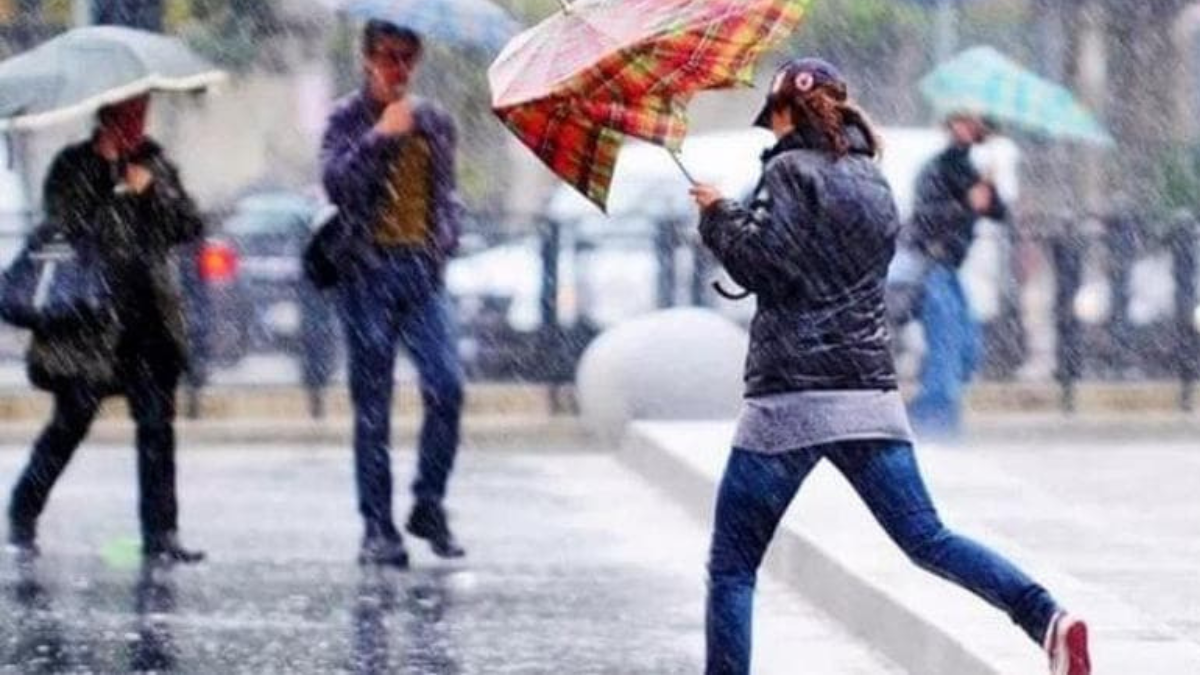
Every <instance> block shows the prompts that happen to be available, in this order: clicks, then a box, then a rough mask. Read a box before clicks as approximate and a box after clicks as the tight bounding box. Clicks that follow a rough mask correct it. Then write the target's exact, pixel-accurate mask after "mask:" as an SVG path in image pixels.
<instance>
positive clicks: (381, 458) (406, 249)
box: [315, 20, 464, 569]
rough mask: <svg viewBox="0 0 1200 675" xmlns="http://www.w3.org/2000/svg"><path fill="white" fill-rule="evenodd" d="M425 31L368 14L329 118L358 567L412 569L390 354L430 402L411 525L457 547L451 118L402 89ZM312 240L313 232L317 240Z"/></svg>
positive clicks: (453, 554)
mask: <svg viewBox="0 0 1200 675" xmlns="http://www.w3.org/2000/svg"><path fill="white" fill-rule="evenodd" d="M421 52H422V40H421V36H420V35H419V34H418V33H417V32H416V31H414V30H412V29H411V28H408V27H404V26H400V25H397V24H394V23H390V22H387V21H381V20H371V21H368V22H367V24H366V27H365V29H364V31H363V47H362V56H363V73H364V76H365V82H364V85H363V87H362V89H361V90H360V91H358V92H355V93H353V94H351V95H349V96H347V97H346V98H345V99H343V100H342V101H341V102H340V103H339V104H338V106H337V108H336V109H335V110H334V112H333V114H332V115H331V116H330V118H329V122H328V126H327V129H326V132H325V137H324V141H323V143H322V148H321V166H322V178H323V182H324V185H325V189H326V191H327V192H328V193H329V198H330V200H331V201H332V202H333V203H334V204H335V205H336V206H337V207H338V215H337V218H336V220H335V221H334V222H333V223H332V224H331V225H328V226H326V227H332V228H335V229H334V230H333V232H334V233H335V235H336V236H333V237H330V238H329V239H328V240H327V241H326V251H325V253H324V255H325V257H326V259H327V260H329V261H331V262H332V263H333V266H334V268H335V270H336V279H332V280H331V281H333V282H334V283H336V285H337V292H338V299H339V303H340V308H341V314H342V323H343V325H344V326H345V329H346V343H347V348H348V352H349V361H350V395H351V399H352V402H353V405H354V466H355V479H356V482H357V487H358V501H359V512H360V513H361V515H362V517H363V521H364V535H363V540H362V547H361V551H360V554H359V562H360V563H362V564H365V565H385V566H390V567H396V568H401V569H403V568H406V567H407V566H408V553H407V551H406V550H405V547H404V544H403V541H402V538H401V535H400V531H399V529H398V528H397V527H396V524H395V522H394V521H393V516H392V474H391V458H390V455H389V449H390V444H391V410H392V393H393V389H394V386H395V384H394V379H393V372H394V371H395V365H396V356H397V351H398V349H399V347H400V346H401V345H403V346H404V347H405V349H406V350H407V351H408V353H409V354H410V356H411V357H412V361H413V363H414V364H415V366H416V368H417V372H418V374H419V377H420V390H421V398H422V402H423V404H424V405H423V408H424V411H425V420H424V424H423V425H422V428H421V436H420V443H419V449H418V452H419V459H418V466H417V476H416V480H415V481H414V482H413V485H412V492H413V496H414V498H415V502H416V503H415V505H414V507H413V509H412V512H411V515H410V516H409V519H408V524H407V530H408V532H409V533H410V534H412V535H414V536H417V537H421V538H424V539H426V540H428V541H429V543H430V544H431V546H432V548H433V552H434V553H435V554H436V555H438V556H440V557H443V558H457V557H461V556H462V555H464V551H463V549H462V547H461V546H459V544H458V543H457V541H456V539H455V538H454V536H453V535H452V534H451V531H450V528H449V523H448V520H447V516H446V511H445V508H444V507H443V501H444V499H445V496H446V488H447V483H448V481H449V478H450V472H451V470H452V468H453V466H454V459H455V455H456V453H457V450H458V441H459V423H460V418H461V414H462V405H463V372H462V366H461V364H460V363H459V359H458V353H457V340H456V337H455V329H454V325H453V320H452V316H451V310H450V302H449V299H448V296H447V295H446V291H445V288H444V284H443V271H444V266H445V263H446V260H447V258H448V257H449V256H450V255H451V254H452V253H453V252H454V250H455V248H456V246H457V240H458V228H459V218H458V211H459V207H458V202H457V195H456V190H455V145H456V135H457V134H456V130H455V124H454V120H453V119H452V118H451V117H450V115H449V114H448V113H447V112H446V111H445V110H443V109H442V108H441V107H439V106H438V105H436V104H435V103H434V102H432V101H430V100H427V99H423V98H420V97H417V96H415V95H413V93H412V91H411V84H412V79H413V77H414V75H415V73H416V69H417V67H418V65H419V64H420V59H421ZM315 241H319V240H315Z"/></svg>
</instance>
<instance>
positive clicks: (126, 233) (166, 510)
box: [8, 97, 204, 562]
mask: <svg viewBox="0 0 1200 675" xmlns="http://www.w3.org/2000/svg"><path fill="white" fill-rule="evenodd" d="M148 108H149V99H148V97H138V98H134V99H130V100H127V101H124V102H121V103H117V104H114V105H110V106H107V107H105V108H103V109H101V110H100V112H99V114H98V116H97V120H98V124H97V127H96V131H95V133H94V135H93V136H92V138H91V139H90V140H88V141H85V142H83V143H78V144H75V145H71V146H68V147H67V148H65V149H64V150H62V151H61V152H60V153H59V155H58V156H57V157H56V158H55V160H54V162H53V163H52V164H51V167H50V171H49V174H48V176H47V178H46V182H45V191H44V206H45V211H46V217H47V225H46V227H49V228H54V229H56V230H57V231H58V232H60V233H62V234H63V235H65V236H66V237H67V238H68V240H70V241H72V242H73V243H75V242H79V243H84V244H86V245H88V246H91V247H94V249H95V250H96V252H97V256H98V258H99V260H100V261H101V264H103V265H104V268H105V276H106V278H107V280H108V283H109V286H110V288H111V290H112V303H113V307H112V312H111V319H110V320H107V321H97V322H94V323H91V324H88V325H84V326H81V327H78V328H76V329H73V330H71V331H69V332H64V331H61V330H58V331H54V332H46V331H35V332H34V335H33V341H32V343H31V346H30V348H29V356H28V370H29V378H30V381H31V382H33V383H34V384H35V385H36V386H38V387H40V388H42V389H45V390H48V391H50V392H51V393H52V394H53V395H54V413H53V417H52V418H51V419H50V423H49V424H48V425H47V426H46V428H45V429H44V430H43V431H42V433H41V435H40V436H39V437H38V439H37V440H36V441H35V443H34V445H33V451H32V455H31V457H30V459H29V464H28V466H26V468H25V470H24V472H23V473H22V474H21V476H20V478H19V479H18V480H17V484H16V486H15V487H14V489H13V493H12V500H11V503H10V506H9V511H8V518H9V533H8V540H9V543H10V545H12V546H13V547H15V548H16V549H17V550H18V551H19V552H20V553H22V554H24V555H27V556H33V555H36V554H37V551H38V549H37V546H36V544H35V540H36V533H37V519H38V516H39V515H40V514H41V512H42V510H43V508H44V507H45V505H46V501H47V499H48V498H49V495H50V490H51V488H53V486H54V483H55V481H56V480H57V479H58V477H59V476H60V475H61V474H62V471H63V469H65V468H66V465H67V462H68V461H69V460H70V458H71V455H72V454H73V453H74V451H75V449H76V448H77V447H78V446H79V444H80V442H81V441H82V440H83V437H84V436H85V435H86V434H87V431H88V428H89V426H90V425H91V423H92V420H93V419H94V418H95V416H96V413H97V411H98V409H99V407H100V402H101V400H102V399H103V398H105V397H107V396H110V395H114V394H120V395H124V396H125V397H126V399H127V400H128V402H129V408H130V414H131V415H132V417H133V419H134V421H135V423H136V426H137V457H138V483H139V488H140V508H139V512H140V516H141V524H142V542H143V553H144V554H145V556H146V557H147V558H148V559H161V560H164V561H171V562H195V561H198V560H200V559H201V558H202V557H203V554H202V553H200V552H197V551H191V550H188V549H185V548H184V547H183V546H182V545H180V543H179V539H178V535H177V531H178V505H177V502H176V495H175V430H174V420H175V388H176V385H177V384H178V382H179V378H180V376H181V374H182V373H183V370H184V368H185V366H186V364H187V343H186V333H185V330H184V319H183V311H182V300H181V295H180V290H179V288H178V284H177V281H176V278H177V276H178V275H177V270H176V269H175V267H174V265H175V264H176V261H175V259H174V256H173V254H172V249H173V248H174V247H175V246H177V245H179V244H183V243H185V242H189V241H194V240H196V239H198V238H200V237H201V236H202V235H203V229H204V227H203V222H202V220H201V217H200V215H199V212H198V210H197V209H196V206H195V204H194V203H193V202H192V199H191V198H190V197H189V196H188V194H187V192H186V191H184V189H183V186H182V184H181V182H180V179H179V175H178V172H177V171H176V169H175V167H174V165H172V163H171V162H170V161H169V160H168V159H167V158H166V156H165V155H164V154H163V151H162V149H161V148H160V147H159V146H158V145H157V144H156V143H155V142H154V141H152V140H151V139H149V138H148V137H147V136H146V134H145V127H146V114H147V112H148Z"/></svg>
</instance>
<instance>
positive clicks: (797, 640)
mask: <svg viewBox="0 0 1200 675" xmlns="http://www.w3.org/2000/svg"><path fill="white" fill-rule="evenodd" d="M550 443H552V442H547V443H545V444H543V445H542V446H529V447H528V448H527V449H526V450H525V451H513V450H499V449H490V448H489V449H486V450H487V451H484V452H474V451H470V450H468V451H467V452H465V453H463V455H462V456H461V458H460V460H461V464H460V465H459V468H458V470H457V471H456V474H455V483H454V484H453V486H452V494H451V505H452V514H453V515H454V516H456V519H455V521H454V522H455V523H456V524H457V525H458V526H459V528H460V534H461V538H462V540H463V542H464V543H465V544H466V546H467V548H468V551H469V555H468V557H467V558H466V559H465V560H464V561H462V562H455V563H453V564H447V563H445V562H443V561H439V560H437V559H435V558H433V556H432V555H431V554H430V552H429V551H428V549H427V547H425V546H423V545H421V544H420V543H418V542H410V549H411V552H412V554H413V560H414V568H413V569H412V570H411V571H409V572H406V573H391V572H386V573H382V574H380V573H374V574H371V573H368V574H364V573H362V572H361V571H360V569H359V568H358V567H357V566H356V565H355V564H354V563H353V559H354V555H355V552H356V547H357V544H358V541H357V536H358V531H357V522H356V515H355V512H354V501H353V499H354V498H353V491H352V485H353V483H352V478H351V473H350V458H349V455H348V452H347V450H346V448H345V447H344V446H325V447H312V446H309V447H304V448H299V447H296V446H284V445H276V446H260V447H256V448H255V449H254V451H253V452H246V451H245V450H244V449H243V448H242V447H237V446H221V447H205V448H200V449H195V448H187V449H185V451H184V452H183V453H182V454H181V457H180V462H179V472H180V491H181V495H180V497H181V502H182V506H183V512H182V516H183V532H184V535H185V540H186V542H187V543H189V544H190V545H194V546H200V547H203V548H205V549H207V551H208V553H209V555H210V559H211V562H209V563H206V564H203V565H201V566H198V567H194V568H177V569H175V570H172V571H170V572H169V573H167V574H158V575H156V576H154V577H152V578H150V579H149V580H143V582H142V583H139V579H140V573H139V570H138V569H137V564H136V541H135V540H133V539H131V537H132V536H133V535H134V533H135V532H136V528H137V525H136V519H135V504H134V499H135V495H134V480H133V476H134V467H133V454H132V453H131V452H129V451H128V450H127V449H126V448H124V447H103V446H87V445H85V446H84V447H83V448H81V450H80V453H79V455H78V457H77V458H76V461H75V462H73V463H72V465H71V467H70V469H69V470H68V471H67V473H66V475H65V476H64V478H63V480H62V481H61V482H60V484H59V486H58V487H57V488H56V492H55V494H54V497H53V499H52V500H51V502H50V508H49V511H48V513H47V514H46V516H45V517H44V524H43V527H42V543H43V546H44V549H45V555H44V557H43V559H42V560H41V561H40V562H39V564H38V565H37V568H36V571H35V573H34V574H33V575H31V576H30V577H25V578H23V577H22V575H19V574H18V572H17V570H16V569H15V567H14V565H13V563H12V561H11V559H9V558H7V557H5V558H3V559H0V563H2V564H0V589H2V592H0V671H6V670H7V669H9V668H12V669H13V670H15V671H16V672H24V671H27V670H46V671H53V670H60V669H65V670H89V671H92V672H122V671H125V670H128V669H131V668H134V667H150V668H153V669H156V670H170V669H176V670H179V671H183V672H200V673H264V672H297V673H318V672H347V671H352V672H372V673H375V672H377V673H386V672H399V673H413V674H418V673H419V674H422V675H426V674H427V675H442V674H449V673H455V674H473V673H479V674H488V675H491V674H494V673H547V674H550V673H554V674H558V673H571V674H572V675H574V674H588V673H622V674H625V673H646V674H654V675H660V674H671V673H679V674H684V673H686V674H689V675H691V674H694V673H697V672H699V671H700V670H701V654H702V648H703V594H704V555H705V547H706V543H707V532H705V531H704V530H703V529H702V528H701V527H700V526H699V525H698V524H697V523H696V522H695V521H693V520H692V519H691V518H690V517H688V515H687V514H686V512H685V511H684V510H683V509H681V508H680V507H679V506H677V505H675V504H674V503H673V502H672V501H671V500H669V499H668V498H666V497H665V496H663V495H661V494H660V493H659V492H658V491H657V490H655V489H654V488H653V487H651V486H648V485H647V484H646V483H645V482H644V481H642V480H641V479H640V478H639V477H638V476H637V475H636V474H634V473H633V472H631V471H629V470H628V469H627V468H626V467H624V466H623V465H622V464H621V463H620V462H619V461H618V460H617V459H616V458H615V457H613V456H612V454H611V453H599V452H595V451H594V450H590V449H588V448H586V447H582V446H566V445H558V446H554V447H550ZM24 453H25V450H24V448H22V447H16V446H10V447H5V448H0V483H3V484H4V485H7V484H9V483H10V482H11V480H12V478H13V476H14V474H15V472H16V471H17V470H18V468H19V466H20V464H21V462H22V460H23V459H24ZM412 462H413V456H412V454H411V452H408V451H403V452H397V453H396V456H395V466H396V467H397V470H398V476H397V486H398V489H399V490H401V491H402V490H403V486H404V485H405V484H406V482H407V478H408V474H409V471H410V469H411V466H412ZM407 505H408V499H407V496H406V495H401V496H400V497H399V498H398V499H397V508H398V509H405V508H406V507H407ZM400 515H401V516H402V515H403V511H401V513H400ZM34 580H36V581H39V582H40V583H39V584H32V583H28V582H29V581H34ZM23 581H24V582H25V583H23ZM763 590H764V595H763V597H764V601H763V602H762V603H761V604H760V606H759V608H758V622H759V623H758V630H759V632H758V640H759V644H760V648H761V649H760V651H759V652H758V654H757V656H758V660H757V662H756V671H755V672H756V673H764V674H779V675H790V674H793V673H796V672H798V669H797V664H798V663H803V668H802V672H806V673H814V674H836V675H843V674H851V675H853V674H857V675H888V674H889V673H900V672H903V671H901V670H899V669H897V668H896V667H895V666H894V665H892V664H891V663H890V662H889V661H888V660H887V659H885V658H884V657H882V656H880V655H879V654H878V653H876V652H875V651H873V649H871V648H870V647H867V646H865V645H864V643H863V642H862V641H860V640H858V639H855V638H853V637H851V636H850V635H849V634H848V633H847V632H846V631H845V630H844V629H842V628H841V627H840V626H839V625H838V624H837V623H836V622H834V621H832V620H830V619H829V618H827V617H826V616H825V615H823V614H822V613H820V612H818V611H817V610H815V609H814V608H813V607H812V606H811V605H809V604H807V603H805V602H804V601H802V600H800V599H799V598H798V596H797V595H795V594H793V593H791V592H790V591H788V589H787V588H786V587H783V586H781V585H779V584H777V583H775V582H773V581H772V580H770V579H764V582H763Z"/></svg>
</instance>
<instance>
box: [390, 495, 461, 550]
mask: <svg viewBox="0 0 1200 675" xmlns="http://www.w3.org/2000/svg"><path fill="white" fill-rule="evenodd" d="M405 529H406V530H408V531H409V533H410V534H412V535H413V536H414V537H420V538H421V539H425V540H426V541H428V542H429V546H430V547H431V548H432V549H433V552H434V554H436V555H437V556H438V557H441V558H461V557H463V556H464V555H466V554H467V552H466V551H465V550H463V548H462V547H461V546H459V545H458V542H457V541H455V539H454V535H453V534H451V532H450V524H449V523H448V522H447V521H446V510H445V509H443V508H442V505H441V504H437V503H434V502H417V505H416V506H414V507H413V510H412V513H411V514H409V516H408V524H407V525H406V526H405Z"/></svg>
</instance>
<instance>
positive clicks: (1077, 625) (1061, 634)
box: [1045, 612, 1092, 675]
mask: <svg viewBox="0 0 1200 675" xmlns="http://www.w3.org/2000/svg"><path fill="white" fill-rule="evenodd" d="M1045 647H1046V652H1047V653H1048V654H1049V655H1050V675H1090V674H1091V672H1092V660H1091V658H1089V657H1088V634H1087V624H1086V623H1084V621H1083V619H1078V618H1076V617H1073V616H1071V615H1070V614H1067V613H1066V612H1059V613H1058V614H1055V615H1054V619H1053V620H1051V621H1050V630H1048V631H1047V632H1046V644H1045Z"/></svg>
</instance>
